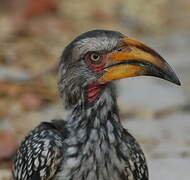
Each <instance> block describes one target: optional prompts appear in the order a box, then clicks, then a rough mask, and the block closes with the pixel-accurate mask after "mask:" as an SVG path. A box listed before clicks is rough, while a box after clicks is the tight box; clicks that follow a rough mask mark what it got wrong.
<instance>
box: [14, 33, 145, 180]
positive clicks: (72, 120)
mask: <svg viewBox="0 0 190 180" xmlns="http://www.w3.org/2000/svg"><path fill="white" fill-rule="evenodd" d="M121 37H124V35H122V34H120V33H118V32H113V31H103V30H96V31H91V32H87V33H85V34H83V35H81V36H79V37H78V38H76V39H75V40H74V41H73V42H72V43H71V44H70V45H68V46H67V47H66V49H65V51H64V53H63V55H62V58H61V63H60V72H59V77H60V79H59V89H60V92H61V97H62V98H63V99H64V104H65V110H67V111H68V112H69V113H68V117H67V118H66V119H65V121H63V120H57V121H52V122H51V123H42V124H41V125H39V126H38V127H37V128H35V129H34V130H33V131H32V132H31V133H30V134H29V135H28V136H27V137H26V138H25V139H24V141H23V142H22V144H21V146H20V148H19V150H18V152H17V154H16V157H15V161H14V167H13V179H14V180H148V169H147V164H146V160H145V157H144V154H143V152H142V150H141V148H140V146H139V145H138V143H137V142H136V140H135V139H134V138H133V137H132V136H131V135H130V134H129V133H128V131H127V130H125V129H124V128H123V126H122V124H121V122H120V118H119V112H118V108H117V102H116V93H115V85H114V84H113V83H108V84H106V85H104V86H103V87H102V88H101V92H100V94H99V96H98V98H97V99H96V101H94V102H91V103H89V102H88V101H87V98H86V87H87V85H89V84H91V83H93V82H96V80H97V79H98V78H99V77H100V76H101V72H100V73H95V72H93V71H91V69H89V68H88V66H87V65H86V64H85V63H84V61H83V55H84V54H85V53H86V52H88V51H102V52H109V51H112V50H113V49H115V48H117V47H118V46H119V45H120V44H119V41H118V39H119V38H121Z"/></svg>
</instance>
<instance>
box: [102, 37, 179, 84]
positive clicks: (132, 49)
mask: <svg viewBox="0 0 190 180" xmlns="http://www.w3.org/2000/svg"><path fill="white" fill-rule="evenodd" d="M121 41H122V43H123V46H122V47H121V49H120V51H114V52H111V53H110V54H109V55H108V61H109V62H108V65H107V66H106V67H105V69H104V73H103V75H102V77H101V78H100V82H101V83H106V82H110V81H112V80H117V79H122V78H128V77H134V76H143V75H145V76H155V77H159V78H162V79H165V80H168V81H170V82H172V83H174V84H177V85H180V81H179V79H178V77H177V76H176V74H175V73H174V71H173V70H172V68H171V67H170V66H169V64H168V63H167V62H166V61H165V60H164V59H163V58H162V57H161V56H160V55H159V54H158V53H157V52H156V51H155V50H153V49H152V48H150V47H148V46H147V45H145V44H144V43H142V42H139V41H137V40H134V39H130V38H128V37H125V38H123V39H121Z"/></svg>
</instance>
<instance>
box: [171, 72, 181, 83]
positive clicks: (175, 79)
mask: <svg viewBox="0 0 190 180" xmlns="http://www.w3.org/2000/svg"><path fill="white" fill-rule="evenodd" d="M168 80H169V81H171V82H172V83H174V84H176V85H178V86H181V82H180V80H179V78H178V77H177V75H176V74H175V73H174V72H172V73H171V76H170V78H169V79H168Z"/></svg>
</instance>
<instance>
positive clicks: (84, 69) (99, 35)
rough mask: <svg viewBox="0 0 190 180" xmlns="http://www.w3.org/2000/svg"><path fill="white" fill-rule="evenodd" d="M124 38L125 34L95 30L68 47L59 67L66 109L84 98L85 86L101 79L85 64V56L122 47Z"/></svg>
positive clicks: (79, 37)
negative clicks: (89, 53) (121, 42)
mask: <svg viewBox="0 0 190 180" xmlns="http://www.w3.org/2000/svg"><path fill="white" fill-rule="evenodd" d="M122 37H124V35H123V34H121V33H119V32H115V31H108V30H93V31H88V32H86V33H84V34H82V35H80V36H78V37H77V38H75V39H74V40H73V41H72V42H71V43H70V44H69V45H68V46H66V48H65V50H64V51H63V54H62V56H61V61H60V66H59V90H60V94H61V97H62V98H64V102H65V108H66V109H69V108H71V107H73V105H75V104H76V103H77V102H78V100H79V99H81V98H84V97H83V96H84V90H85V86H86V85H87V84H90V83H93V82H95V81H96V80H97V79H98V78H99V77H100V73H95V72H93V71H92V70H91V69H90V68H89V67H88V65H87V64H86V63H85V62H84V55H85V54H86V53H87V52H89V51H90V52H92V51H98V52H110V51H112V50H113V49H115V48H117V47H119V46H120V41H119V39H120V38H122Z"/></svg>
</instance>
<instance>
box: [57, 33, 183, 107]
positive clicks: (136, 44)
mask: <svg viewBox="0 0 190 180" xmlns="http://www.w3.org/2000/svg"><path fill="white" fill-rule="evenodd" d="M134 76H154V77H158V78H162V79H165V80H168V81H170V82H172V83H175V84H177V85H180V81H179V79H178V78H177V76H176V74H175V73H174V71H173V70H172V68H171V67H170V66H169V64H168V63H167V62H166V61H165V60H164V59H163V58H162V57H161V56H160V55H159V54H158V53H157V52H156V51H155V50H153V49H152V48H150V47H148V46H147V45H145V44H144V43H142V42H140V41H137V40H134V39H131V38H128V37H127V36H125V35H123V34H121V33H119V32H115V31H107V30H94V31H89V32H86V33H84V34H82V35H80V36H78V37H77V38H76V39H74V40H73V41H72V42H71V43H70V44H69V45H68V46H67V47H66V48H65V50H64V52H63V55H62V57H61V62H60V81H59V85H60V92H61V95H62V96H64V97H65V98H66V103H67V105H74V104H76V102H77V101H78V100H79V98H80V97H81V93H82V92H87V97H88V98H87V99H88V100H89V101H90V102H92V101H95V100H96V97H97V94H98V93H100V91H101V88H103V87H105V86H108V85H109V84H110V82H112V81H113V80H118V79H123V78H128V77H134Z"/></svg>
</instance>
